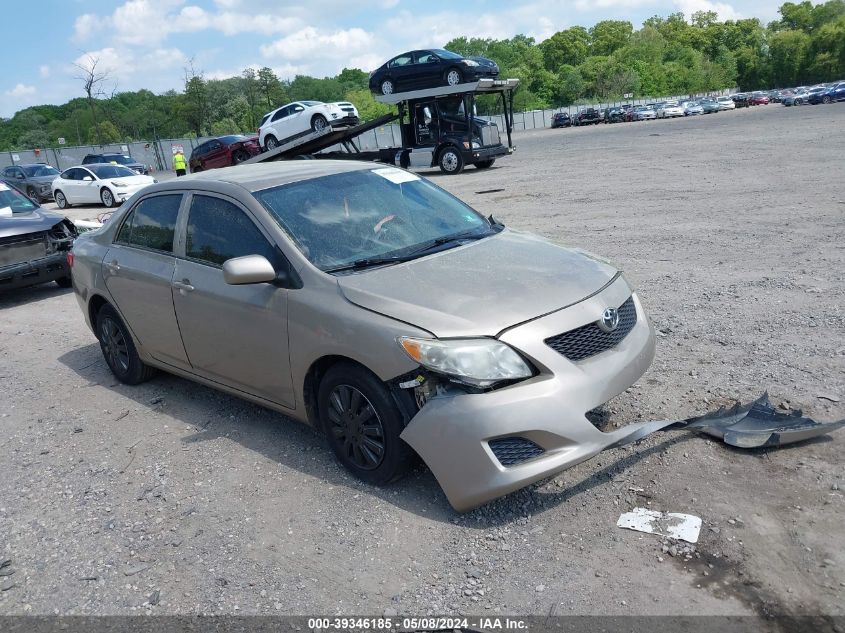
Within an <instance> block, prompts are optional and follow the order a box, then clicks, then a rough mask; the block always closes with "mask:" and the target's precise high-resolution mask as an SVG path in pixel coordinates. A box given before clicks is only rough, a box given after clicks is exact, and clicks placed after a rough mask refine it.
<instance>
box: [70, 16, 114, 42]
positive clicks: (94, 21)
mask: <svg viewBox="0 0 845 633" xmlns="http://www.w3.org/2000/svg"><path fill="white" fill-rule="evenodd" d="M105 26H106V25H105V20H104V19H103V18H101V17H100V16H98V15H94V14H93V13H84V14H82V15H80V16H79V17H78V18H76V20H74V22H73V38H74V39H75V40H76V41H77V42H83V41H85V40H87V39H88V38H90V37H91V36H93V35H94V34H95V33H97V32H99V31H101V30H102V29H103V28H105Z"/></svg>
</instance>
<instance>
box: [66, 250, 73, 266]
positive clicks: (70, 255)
mask: <svg viewBox="0 0 845 633" xmlns="http://www.w3.org/2000/svg"><path fill="white" fill-rule="evenodd" d="M67 265H68V267H69V268H73V251H68V252H67Z"/></svg>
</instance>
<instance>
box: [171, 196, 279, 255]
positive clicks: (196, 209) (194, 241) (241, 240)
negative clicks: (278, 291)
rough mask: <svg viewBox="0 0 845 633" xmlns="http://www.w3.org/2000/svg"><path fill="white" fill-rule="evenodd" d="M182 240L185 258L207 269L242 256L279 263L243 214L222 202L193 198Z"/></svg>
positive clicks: (270, 247)
mask: <svg viewBox="0 0 845 633" xmlns="http://www.w3.org/2000/svg"><path fill="white" fill-rule="evenodd" d="M185 237H186V240H185V256H186V257H188V258H189V259H193V260H196V261H199V262H201V263H203V264H209V265H211V266H222V265H223V262H225V261H226V260H227V259H232V258H233V257H243V256H244V255H263V256H264V257H266V258H267V259H268V260H269V261H270V262H271V263H273V264H276V263H277V261H278V259H279V257H278V254H277V253H276V249H275V248H274V247H273V245H272V244H270V242H269V241H268V240H267V238H266V237H264V234H263V233H262V232H261V231H260V230H259V229H258V227H257V226H255V224H254V223H253V221H252V220H251V219H250V218H249V217H248V216H247V214H246V213H244V212H243V211H241V209H239V208H238V207H237V206H236V205H234V204H232V203H231V202H228V201H226V200H223V199H222V198H215V197H212V196H200V195H194V197H193V200H192V202H191V210H190V213H189V214H188V228H187V233H186V236H185Z"/></svg>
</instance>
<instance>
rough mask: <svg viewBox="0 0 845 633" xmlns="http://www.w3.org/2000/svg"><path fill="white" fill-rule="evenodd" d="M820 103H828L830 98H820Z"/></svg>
mask: <svg viewBox="0 0 845 633" xmlns="http://www.w3.org/2000/svg"><path fill="white" fill-rule="evenodd" d="M822 103H824V104H828V103H830V97H828V96H824V97H822Z"/></svg>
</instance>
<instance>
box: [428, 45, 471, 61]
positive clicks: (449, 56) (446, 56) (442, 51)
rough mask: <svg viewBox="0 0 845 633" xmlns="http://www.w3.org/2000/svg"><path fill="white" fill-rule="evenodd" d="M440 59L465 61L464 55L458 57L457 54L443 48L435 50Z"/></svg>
mask: <svg viewBox="0 0 845 633" xmlns="http://www.w3.org/2000/svg"><path fill="white" fill-rule="evenodd" d="M432 52H433V53H435V54H436V55H437V56H438V57H441V58H443V59H463V58H464V56H463V55H458V54H457V53H453V52H452V51H447V50H445V49H443V48H435V49H434V50H433V51H432Z"/></svg>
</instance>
